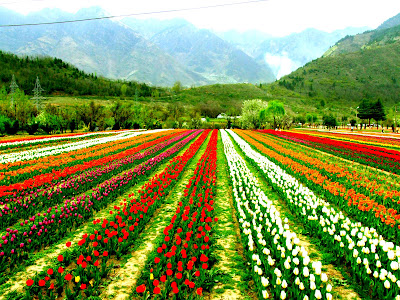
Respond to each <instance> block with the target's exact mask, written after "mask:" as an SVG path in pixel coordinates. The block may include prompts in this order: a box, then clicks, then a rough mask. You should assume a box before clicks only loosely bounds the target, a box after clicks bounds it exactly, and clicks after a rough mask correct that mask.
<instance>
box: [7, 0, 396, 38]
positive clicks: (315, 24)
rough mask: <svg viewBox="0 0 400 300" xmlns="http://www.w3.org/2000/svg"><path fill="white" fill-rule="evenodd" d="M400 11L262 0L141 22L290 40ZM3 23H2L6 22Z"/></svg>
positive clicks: (74, 2)
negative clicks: (176, 21)
mask: <svg viewBox="0 0 400 300" xmlns="http://www.w3.org/2000/svg"><path fill="white" fill-rule="evenodd" d="M244 1H246V0H167V1H166V0H145V1H137V0H112V1H110V0H68V1H64V0H0V6H3V7H6V8H8V9H12V10H14V11H17V12H19V13H22V14H27V13H29V12H33V11H38V10H41V9H44V8H60V9H62V10H64V11H67V12H72V13H75V12H76V11H78V10H79V9H81V8H84V7H90V6H101V7H103V8H104V9H105V10H106V11H107V12H109V13H110V15H121V14H131V13H132V14H134V13H148V12H154V11H163V10H174V9H187V8H194V7H203V6H209V5H211V6H213V5H220V4H227V3H235V2H244ZM398 13H400V1H399V0H380V1H376V0H374V1H371V0H336V1H326V0H261V1H260V2H253V3H246V4H241V5H234V6H225V7H218V8H208V9H199V10H190V11H183V12H173V13H163V14H148V15H146V16H141V17H140V18H156V19H171V18H175V17H179V18H185V19H186V20H188V21H189V22H191V23H193V24H194V25H196V26H197V27H199V28H207V29H212V30H214V31H228V30H237V31H240V32H243V31H247V30H253V29H254V30H259V31H263V32H265V33H268V34H271V35H273V36H285V35H288V34H291V33H294V32H301V31H303V30H305V29H307V28H316V29H319V30H323V31H327V32H332V31H334V30H337V29H343V28H346V27H363V26H368V27H370V28H376V27H377V26H379V25H380V24H381V23H382V22H384V21H385V20H387V19H388V18H390V17H392V16H394V15H396V14H398ZM0 21H1V20H0Z"/></svg>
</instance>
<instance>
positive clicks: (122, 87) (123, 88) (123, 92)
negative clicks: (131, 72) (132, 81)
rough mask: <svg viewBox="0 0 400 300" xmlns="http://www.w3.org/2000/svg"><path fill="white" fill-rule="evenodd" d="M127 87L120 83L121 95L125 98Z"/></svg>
mask: <svg viewBox="0 0 400 300" xmlns="http://www.w3.org/2000/svg"><path fill="white" fill-rule="evenodd" d="M127 89H128V86H127V85H126V84H125V83H124V84H123V85H121V95H122V97H123V98H124V99H125V97H126V90H127Z"/></svg>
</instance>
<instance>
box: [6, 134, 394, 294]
mask: <svg viewBox="0 0 400 300" xmlns="http://www.w3.org/2000/svg"><path fill="white" fill-rule="evenodd" d="M399 206H400V139H397V138H396V137H387V138H384V137H379V136H373V135H365V136H363V135H359V134H345V133H334V132H320V131H316V130H312V131H311V130H310V131H275V130H239V129H235V130H203V129H193V130H189V129H171V130H169V129H160V130H148V131H143V130H125V131H109V132H97V133H78V134H63V135H59V136H53V137H51V136H50V137H49V136H35V137H24V138H22V137H21V138H17V137H10V138H3V139H0V237H1V238H0V274H1V275H2V276H0V300H1V299H35V300H36V299H137V300H139V299H301V300H307V299H310V300H311V299H327V300H330V299H395V300H400V209H399Z"/></svg>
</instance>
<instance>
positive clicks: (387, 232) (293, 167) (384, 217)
mask: <svg viewBox="0 0 400 300" xmlns="http://www.w3.org/2000/svg"><path fill="white" fill-rule="evenodd" d="M239 134H240V135H241V136H242V137H243V138H245V140H247V141H248V142H250V143H251V144H252V145H253V146H255V147H256V148H257V149H258V150H259V151H260V152H261V153H263V154H265V155H267V156H268V157H269V158H270V159H272V160H273V161H274V162H275V163H277V164H278V165H279V166H281V167H282V168H283V169H285V170H286V171H287V172H289V173H290V174H292V175H293V176H295V177H297V178H299V179H300V180H301V181H302V182H304V183H306V185H307V186H310V187H312V188H313V189H314V190H315V191H317V192H318V193H320V194H322V195H324V196H325V197H326V198H327V199H328V201H330V202H332V203H335V204H337V205H338V206H339V207H340V208H341V209H343V210H344V211H346V212H348V213H349V214H350V215H352V216H354V217H355V218H357V219H358V220H360V221H362V223H364V224H365V225H367V226H371V227H374V228H376V229H377V230H378V232H379V233H381V234H382V235H383V236H384V237H386V238H387V239H388V240H391V241H399V240H400V214H398V212H397V210H396V209H393V208H390V206H389V207H386V206H384V205H382V204H380V203H378V202H376V201H375V200H374V199H371V198H370V197H369V196H366V195H364V194H362V193H360V192H357V191H355V190H354V189H353V188H352V187H351V188H349V189H348V188H346V186H345V184H342V183H339V182H337V181H334V180H333V179H334V177H333V178H331V177H327V176H324V175H322V174H321V173H320V172H319V171H318V170H315V169H311V168H309V167H307V166H306V165H305V163H304V161H307V160H308V158H306V157H303V156H301V155H300V156H299V157H301V158H302V160H301V162H300V163H299V162H297V161H295V160H293V159H291V158H290V157H289V156H285V153H290V150H287V149H285V148H284V147H279V146H278V145H277V144H273V146H271V147H272V148H271V149H273V150H271V149H269V148H267V147H265V146H264V145H262V144H261V143H259V142H258V141H256V140H255V139H253V138H252V137H254V136H255V138H257V137H258V136H257V133H254V132H251V133H247V134H244V132H240V133H239ZM261 139H262V137H261ZM262 140H263V141H266V140H265V139H262ZM266 142H268V141H266ZM276 151H277V152H276ZM278 152H279V153H278ZM392 206H393V205H392Z"/></svg>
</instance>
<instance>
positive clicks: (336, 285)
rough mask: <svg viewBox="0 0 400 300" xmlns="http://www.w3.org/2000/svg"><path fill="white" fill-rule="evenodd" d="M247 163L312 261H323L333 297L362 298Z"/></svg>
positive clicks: (261, 177)
mask: <svg viewBox="0 0 400 300" xmlns="http://www.w3.org/2000/svg"><path fill="white" fill-rule="evenodd" d="M235 148H236V150H237V151H238V153H239V154H240V155H241V156H242V157H243V159H245V160H246V157H245V155H244V154H243V152H242V151H241V150H240V148H239V147H237V145H235ZM246 165H247V167H248V168H249V169H250V170H251V172H252V173H253V174H254V175H255V176H256V177H257V179H258V182H259V184H260V187H261V188H262V190H263V191H264V193H265V194H266V195H267V197H268V198H269V199H270V200H271V201H272V202H273V204H274V206H275V207H276V209H277V211H278V212H279V213H280V215H281V218H282V219H284V218H288V220H289V222H288V224H289V227H290V229H291V230H292V231H293V232H295V233H296V235H297V237H298V238H299V240H300V244H299V245H300V246H302V247H304V248H305V249H306V251H307V252H308V255H309V257H310V259H311V262H313V261H321V263H322V271H323V272H325V273H326V274H327V275H328V278H329V283H330V284H331V285H332V295H333V298H334V299H352V300H358V299H361V298H360V296H359V295H358V294H357V293H356V292H355V290H354V289H353V287H352V286H351V285H350V284H348V283H347V280H346V279H345V276H344V275H343V274H342V272H341V271H339V270H338V267H336V266H334V265H332V264H331V263H330V260H331V255H330V254H329V253H328V252H326V251H325V250H324V249H322V248H321V247H319V246H318V245H317V244H316V243H315V242H317V240H316V241H315V242H314V241H313V240H312V238H311V237H309V236H308V235H307V233H308V232H307V230H306V229H305V227H304V225H303V224H302V223H300V222H299V221H298V220H297V218H296V216H294V215H293V214H292V213H291V212H290V210H289V208H288V206H287V205H286V202H285V201H284V200H282V199H281V198H280V197H279V195H278V194H277V193H276V192H275V191H273V189H272V188H271V186H270V185H269V184H268V182H267V181H266V179H265V176H264V174H263V173H262V172H260V171H259V170H257V169H256V168H255V167H254V166H252V165H251V164H249V163H248V162H247V161H246ZM343 271H344V270H343ZM346 276H348V274H346Z"/></svg>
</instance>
